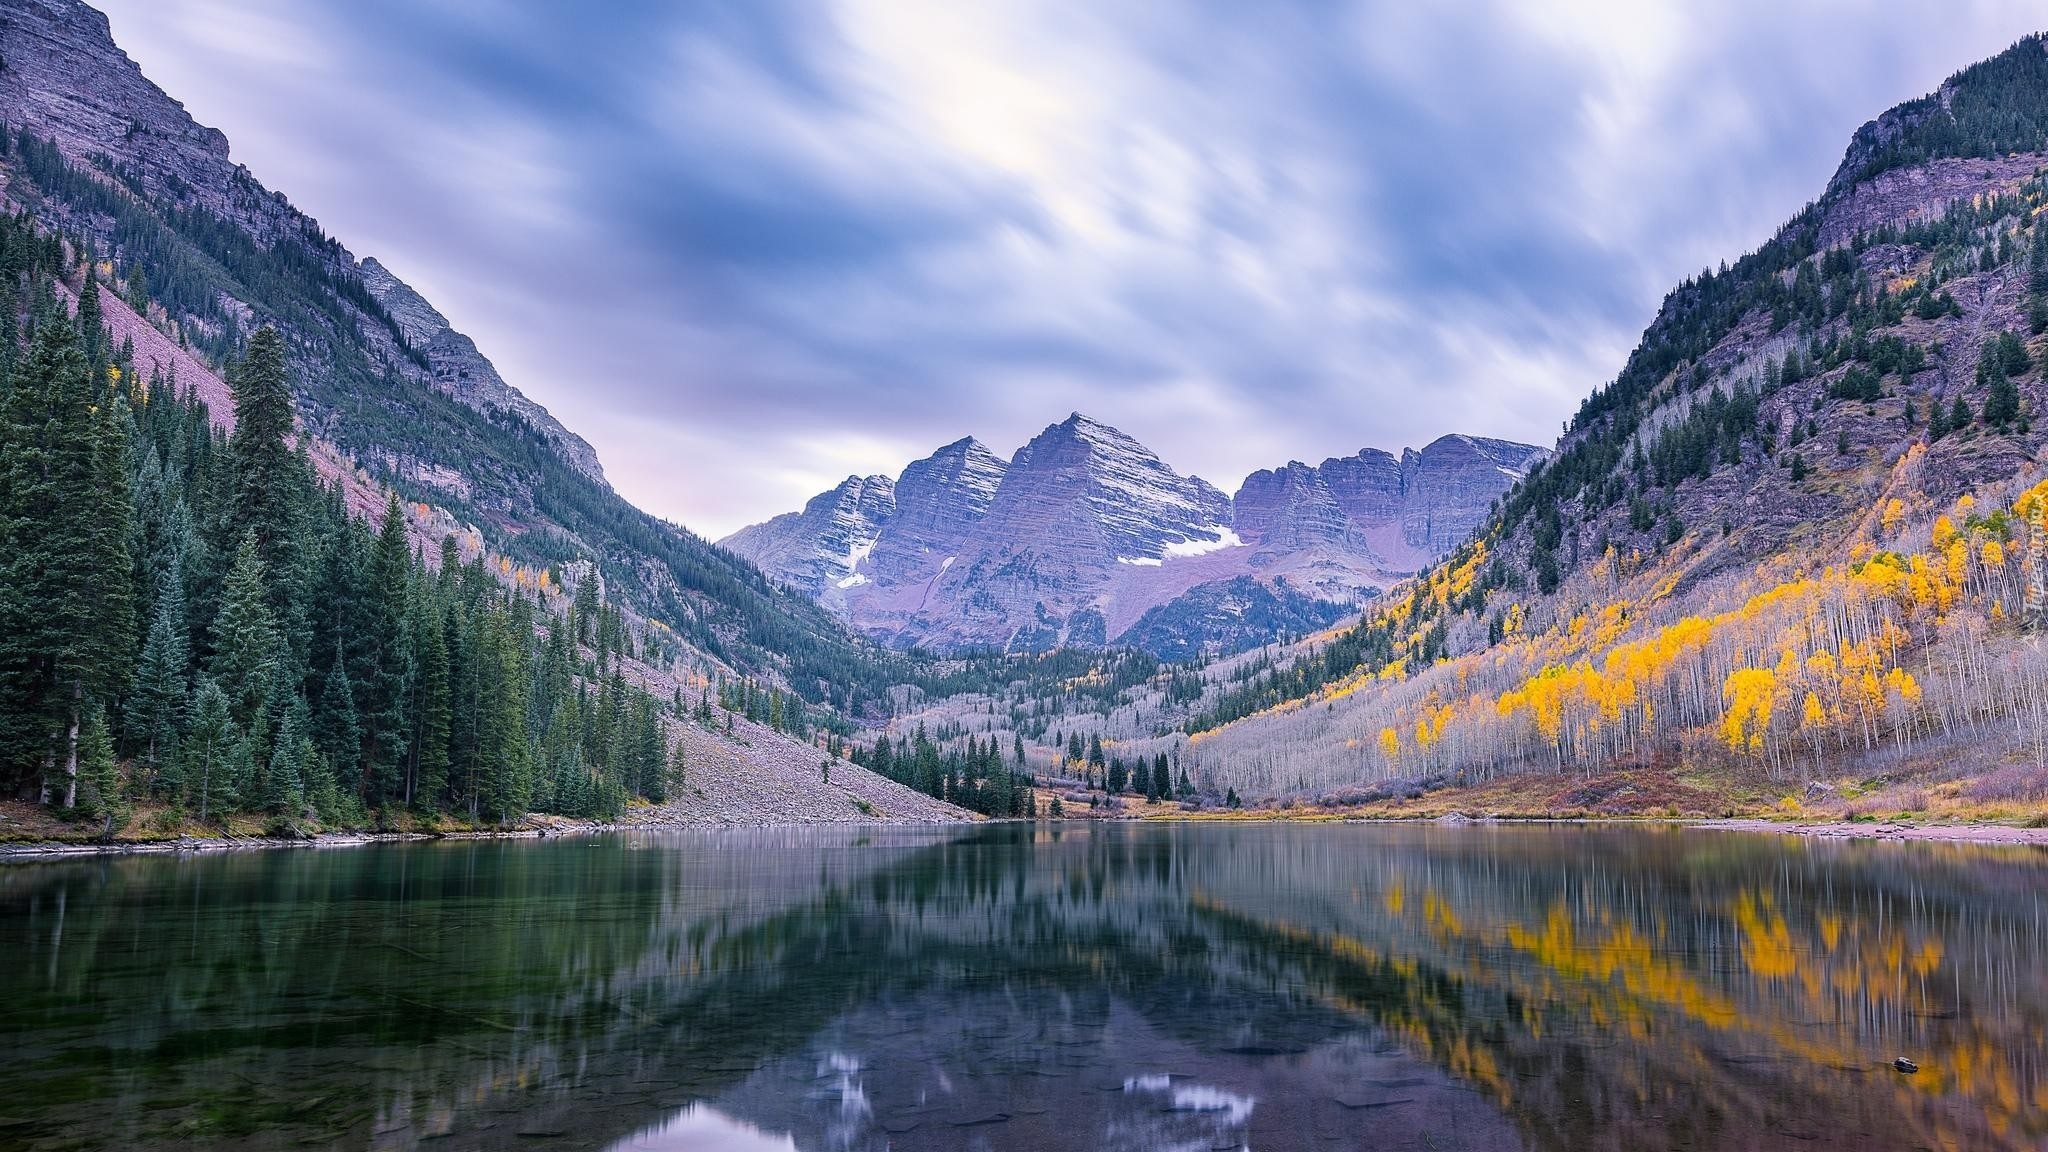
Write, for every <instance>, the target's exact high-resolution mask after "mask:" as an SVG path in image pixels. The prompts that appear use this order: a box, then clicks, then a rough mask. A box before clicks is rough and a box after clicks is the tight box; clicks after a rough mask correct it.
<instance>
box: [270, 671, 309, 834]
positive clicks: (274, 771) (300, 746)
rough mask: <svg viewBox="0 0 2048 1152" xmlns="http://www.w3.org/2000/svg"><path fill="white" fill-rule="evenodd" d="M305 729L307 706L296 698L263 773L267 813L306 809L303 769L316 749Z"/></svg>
mask: <svg viewBox="0 0 2048 1152" xmlns="http://www.w3.org/2000/svg"><path fill="white" fill-rule="evenodd" d="M306 728H307V716H306V709H305V704H304V702H302V701H300V700H298V699H296V698H294V699H293V701H292V706H291V707H290V708H288V709H287V710H286V712H285V720H284V723H283V724H282V725H281V726H279V728H278V731H277V739H276V740H274V741H273V742H272V744H273V748H272V750H271V753H270V763H269V764H267V765H266V766H265V767H264V770H263V788H262V798H261V803H262V806H263V809H264V810H265V811H267V812H272V813H276V814H279V815H287V816H289V815H296V814H298V813H299V812H300V811H302V810H303V809H304V808H305V806H306V793H305V781H304V779H303V778H302V776H301V769H302V766H303V765H304V764H305V762H306V760H307V758H308V755H309V753H310V752H311V751H312V747H313V742H312V740H311V739H310V738H309V737H308V736H307V735H306Z"/></svg>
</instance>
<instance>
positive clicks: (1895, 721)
mask: <svg viewBox="0 0 2048 1152" xmlns="http://www.w3.org/2000/svg"><path fill="white" fill-rule="evenodd" d="M2044 171H2048V50H2044V42H2043V41H2042V40H2041V39H2040V38H2038V37H2036V38H2030V39H2027V40H2024V41H2022V42H2020V43H2019V44H2017V45H2015V46H2014V47H2013V48H2012V49H2010V50H2009V51H2007V52H2005V53H2004V54H2002V55H2000V56H1999V57H1997V58H1995V59H1993V60H1990V61H1987V62H1985V63H1982V64H1979V65H1977V66H1975V67H1972V68H1970V69H1967V70H1965V71H1964V72H1962V73H1959V74H1958V75H1957V76H1956V77H1954V78H1953V79H1952V80H1950V81H1949V82H1948V83H1947V84H1946V85H1944V86H1943V89H1942V90H1941V92H1939V93H1937V94H1935V95H1932V96H1929V97H1927V98H1926V99H1923V100H1919V101H1915V102H1912V103H1910V104H1907V105H1904V106H1901V107H1900V108H1898V109H1895V110H1893V111H1892V112H1890V113H1887V114H1886V115H1885V116H1884V117H1883V118H1881V119H1880V120H1878V121H1875V122H1873V123H1872V124H1871V125H1869V126H1867V127H1866V128H1864V129H1863V130H1862V131H1861V132H1859V133H1858V134H1857V137H1856V140H1855V142H1854V144H1853V145H1852V147H1851V149H1850V151H1849V154H1848V156H1847V157H1846V158H1845V160H1844V162H1843V164H1842V168H1841V171H1840V172H1839V173H1838V174H1837V176H1836V177H1835V180H1834V181H1833V183H1832V184H1831V185H1830V187H1829V189H1828V191H1827V193H1826V194H1825V195H1824V196H1823V197H1822V198H1821V199H1820V200H1819V201H1817V202H1815V203H1814V204H1812V205H1810V206H1808V207H1807V208H1806V209H1805V210H1803V211H1802V212H1800V213H1799V214H1798V215H1797V216H1796V217H1794V218H1793V220H1792V221H1791V222H1790V223H1788V224H1787V225H1786V226H1785V227H1784V228H1783V229H1781V230H1780V231H1779V233H1778V234H1777V235H1776V236H1774V237H1772V238H1771V239H1770V240H1769V241H1768V242H1767V243H1765V244H1764V245H1763V246H1762V247H1761V248H1759V249H1758V250H1756V251H1755V252H1753V253H1751V254H1749V255H1747V256H1745V257H1743V258H1742V259H1741V260H1739V261H1736V262H1735V263H1734V264H1733V265H1731V266H1724V267H1722V268H1719V269H1716V270H1711V271H1708V272H1704V273H1702V274H1701V275H1699V276H1697V277H1695V278H1693V279H1691V280H1688V281H1687V282H1686V283H1684V284H1682V285H1680V286H1679V287H1678V288H1677V289H1676V290H1674V291H1673V292H1672V293H1671V294H1670V296H1669V297H1668V298H1667V299H1666V300H1665V302H1664V305H1663V307H1662V308H1661V309H1660V310H1659V312H1658V314H1657V317H1656V319H1655V321H1654V322H1653V323H1652V324H1651V325H1650V327H1649V329H1648V331H1647V332H1646V333H1645V334H1644V338H1643V341H1642V343H1641V345H1640V346H1639V347H1638V348H1637V349H1636V350H1635V352H1634V353H1633V354H1632V355H1631V356H1630V358H1629V360H1628V362H1627V363H1626V364H1625V365H1624V366H1623V368H1622V370H1621V372H1620V374H1619V375H1618V376H1617V377H1616V378H1615V379H1614V380H1613V381H1612V382H1611V383H1609V384H1607V385H1605V386H1603V387H1601V388H1598V389H1595V390H1594V391H1593V392H1592V394H1591V395H1590V396H1589V397H1588V398H1587V400H1586V401H1585V403H1584V404H1583V405H1582V406H1581V408H1580V410H1579V412H1578V414H1577V415H1576V417H1575V418H1574V419H1573V420H1572V422H1571V424H1570V427H1569V430H1568V432H1567V433H1566V435H1565V436H1564V437H1563V439H1561V440H1560V442H1559V444H1558V446H1557V450H1556V452H1555V453H1554V454H1553V456H1552V458H1551V459H1550V461H1549V462H1547V463H1546V464H1545V465H1544V466H1542V467H1540V468H1538V469H1537V470H1536V471H1535V472H1534V473H1532V474H1531V475H1530V476H1529V477H1528V479H1527V480H1526V481H1525V482H1524V483H1522V484H1520V485H1518V486H1517V487H1516V489H1515V490H1514V491H1513V492H1512V493H1511V494H1510V495H1509V497H1508V498H1507V499H1506V500H1505V501H1503V503H1502V504H1501V505H1500V506H1499V508H1498V509H1497V511H1496V513H1495V515H1494V516H1493V518H1492V519H1491V520H1490V522H1489V523H1488V524H1487V525H1486V526H1485V527H1484V528H1483V529H1482V530H1481V531H1480V532H1479V533H1478V535H1477V537H1476V538H1475V539H1474V540H1473V541H1472V542H1471V543H1470V544H1468V545H1467V546H1465V547H1464V548H1462V549H1460V550H1459V551H1458V552H1456V553H1455V554H1453V555H1452V556H1450V557H1449V558H1448V559H1446V560H1445V561H1443V562H1442V563H1440V564H1439V565H1437V566H1435V567H1434V568H1433V569H1431V570H1430V571H1429V572H1427V573H1425V574H1424V575H1423V576H1422V577H1420V578H1418V579H1417V580H1416V581H1414V582H1413V583H1412V584H1411V585H1409V586H1407V587H1405V588H1403V589H1399V590H1397V591H1396V593H1395V594H1394V595H1392V596H1390V597H1389V598H1388V601H1387V603H1386V604H1385V606H1384V607H1382V608H1381V609H1380V610H1378V611H1375V612H1373V613H1371V614H1370V615H1369V616H1368V617H1367V618H1366V619H1365V620H1364V621H1362V622H1361V623H1360V625H1359V626H1358V627H1357V628H1356V629H1354V630H1352V631H1350V632H1348V633H1345V634H1343V635H1340V636H1336V637H1334V638H1329V639H1327V640H1326V641H1324V642H1321V643H1319V644H1316V645H1313V646H1310V647H1308V648H1306V649H1303V650H1301V651H1299V652H1297V653H1294V654H1292V655H1290V656H1289V657H1288V658H1287V659H1284V660H1280V661H1276V662H1274V663H1273V665H1272V666H1271V667H1269V668H1267V669H1266V670H1265V671H1263V672H1261V673H1260V674H1258V675H1255V676H1252V677H1250V678H1244V679H1231V680H1229V681H1227V682H1226V681H1225V680H1224V679H1222V678H1220V677H1218V678H1212V679H1211V680H1210V682H1209V686H1208V687H1207V689H1206V690H1205V692H1204V693H1203V695H1202V698H1201V699H1200V700H1199V701H1198V702H1197V703H1195V704H1193V705H1191V706H1190V708H1189V710H1188V711H1187V712H1186V713H1185V714H1184V718H1183V719H1182V720H1181V721H1180V722H1179V724H1178V727H1179V728H1180V729H1181V730H1182V731H1183V732H1184V733H1186V734H1187V736H1188V738H1189V739H1190V744H1189V748H1190V752H1191V754H1192V755H1193V756H1194V758H1195V759H1196V761H1197V763H1198V764H1199V765H1200V768H1199V772H1201V773H1202V774H1205V775H1206V776H1208V777H1210V778H1212V779H1213V780H1214V781H1216V782H1217V783H1218V785H1219V786H1221V785H1224V784H1229V785H1234V786H1236V787H1239V788H1255V789H1257V790H1259V791H1261V792H1265V793H1271V792H1276V791H1279V792H1300V791H1307V792H1314V791H1317V790H1322V789H1329V788H1333V787H1337V786H1340V785H1343V784H1348V783H1353V782H1358V781H1371V780H1376V779H1431V780H1445V779H1450V780H1458V779H1462V780H1466V781H1476V780H1480V779H1484V778H1487V777H1490V776H1492V775H1494V774H1498V773H1513V772H1523V771H1532V770H1534V771H1545V772H1557V771H1566V772H1589V771H1595V770H1599V769H1602V768H1605V767H1617V766H1627V765H1632V764H1647V763H1651V762H1662V761H1665V760H1669V761H1670V762H1672V763H1680V764H1703V763H1721V764H1729V765H1734V766H1737V767H1744V768H1747V769H1749V770H1753V771H1755V772H1757V773H1759V774H1760V775H1762V776H1764V777H1765V778H1768V779H1777V780H1792V781H1799V780H1803V779H1807V778H1811V777H1821V778H1832V777H1834V776H1836V775H1838V774H1840V773H1842V772H1849V773H1851V774H1856V775H1869V774H1870V773H1872V772H1876V773H1877V774H1879V775H1882V774H1883V773H1884V772H1887V771H1891V770H1893V769H1901V768H1905V767H1910V766H1911V765H1913V764H1915V763H1921V762H1924V761H1927V760H1929V759H1931V758H1933V757H1935V756H1937V755H1950V754H1952V753H1953V752H1954V751H1957V750H1963V749H1967V750H1969V753H1970V755H1971V757H1972V758H1973V759H1972V761H1970V762H1967V763H1965V764H1964V765H1963V766H1962V768H1967V769H1968V770H1970V771H1975V772H1979V773H1981V774H1983V775H1985V777H1986V780H1985V781H1980V782H1978V783H1976V784H1972V785H1969V787H1972V788H1975V789H1977V790H1978V791H1979V792H1981V793H1982V795H1983V796H1984V797H1987V798H1995V797H1997V796H2000V795H2005V794H2008V793H2009V794H2010V795H2011V796H2012V797H2013V798H2039V797H2041V796H2048V773H2043V772H2041V771H2039V770H2037V769H2035V768H2029V767H2028V765H2035V766H2039V765H2042V764H2044V763H2048V748H2044V744H2048V651H2044V648H2043V641H2042V634H2041V633H2042V629H2043V626H2044V624H2048V621H2044V611H2048V592H2044V558H2043V550H2044V538H2048V528H2044V525H2043V515H2044V505H2048V485H2044V483H2043V481H2044V479H2048V466H2044V462H2043V460H2042V451H2041V450H2042V446H2043V443H2044V436H2043V432H2044V429H2043V428H2042V427H2041V426H2040V422H2041V414H2042V412H2043V405H2044V404H2048V388H2044V386H2043V383H2042V368H2041V365H2042V361H2043V359H2044V354H2048V340H2044V333H2048V235H2044V232H2043V229H2042V227H2041V225H2040V223H2039V220H2040V213H2041V212H2042V211H2043V209H2044V208H2048V180H2044ZM1962 768H1959V769H1958V770H1959V771H1960V770H1962Z"/></svg>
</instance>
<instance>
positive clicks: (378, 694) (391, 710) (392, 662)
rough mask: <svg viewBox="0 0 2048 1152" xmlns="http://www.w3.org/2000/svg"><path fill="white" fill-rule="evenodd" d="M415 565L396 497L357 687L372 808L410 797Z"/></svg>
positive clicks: (383, 534)
mask: <svg viewBox="0 0 2048 1152" xmlns="http://www.w3.org/2000/svg"><path fill="white" fill-rule="evenodd" d="M411 562H412V553H411V550H410V549H409V548H407V546H406V538H405V513H404V511H403V510H402V509H400V507H399V504H398V495H397V494H396V493H393V494H392V495H391V497H390V499H389V501H388V502H387V503H386V505H385V508H384V522H383V526H382V528H381V529H380V530H379V531H378V533H377V538H376V542H375V543H374V544H373V545H372V546H371V551H370V561H369V564H368V565H367V569H366V573H365V575H366V576H367V578H368V588H367V594H366V597H365V599H366V603H365V605H364V608H365V612H366V616H367V619H366V620H364V621H363V624H364V630H365V633H366V638H367V640H368V642H369V643H368V678H367V680H366V681H363V682H358V683H357V684H356V691H357V694H358V699H359V702H360V707H359V710H358V717H359V719H360V720H361V722H362V726H363V744H364V767H363V790H362V794H363V800H364V803H366V804H368V805H369V806H371V807H372V808H381V807H382V806H384V805H385V804H386V803H388V802H391V801H393V800H401V801H402V800H403V799H404V795H403V791H404V780H403V779H402V777H401V768H402V766H403V765H404V763H405V756H406V748H407V735H408V733H409V731H410V729H411V723H410V720H409V717H408V714H407V707H406V705H407V703H408V695H409V693H410V690H411V686H412V677H413V666H412V645H411V644H410V643H409V642H408V640H407V637H406V634H405V632H406V623H407V618H408V616H409V615H410V613H409V612H408V610H407V609H408V605H407V603H406V601H407V596H406V593H407V591H408V589H409V586H410V583H411V581H410V576H411V567H410V565H411Z"/></svg>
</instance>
